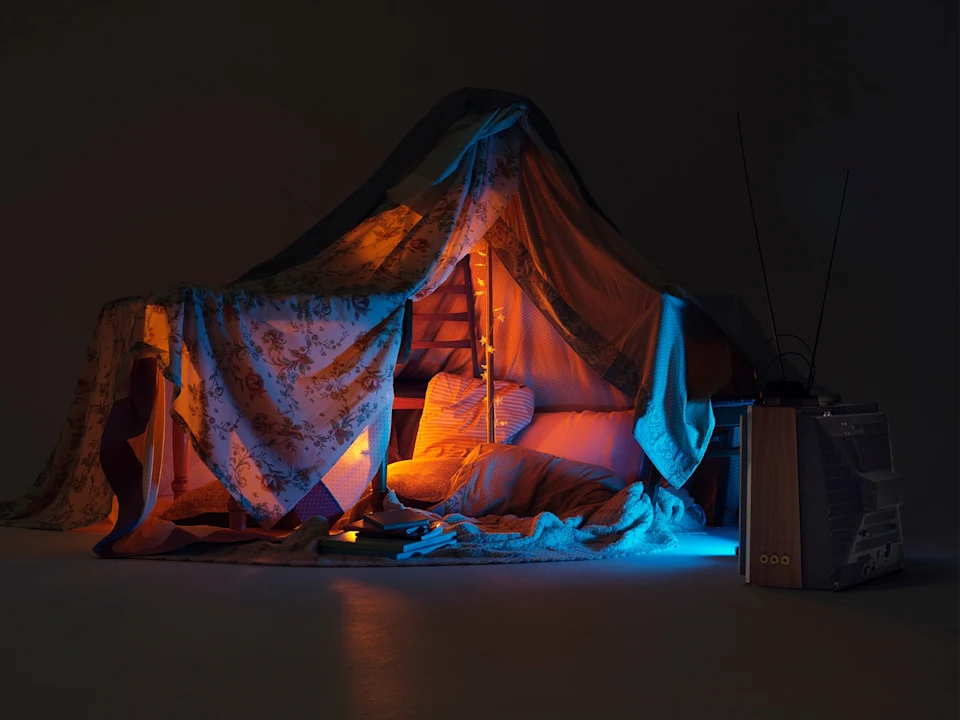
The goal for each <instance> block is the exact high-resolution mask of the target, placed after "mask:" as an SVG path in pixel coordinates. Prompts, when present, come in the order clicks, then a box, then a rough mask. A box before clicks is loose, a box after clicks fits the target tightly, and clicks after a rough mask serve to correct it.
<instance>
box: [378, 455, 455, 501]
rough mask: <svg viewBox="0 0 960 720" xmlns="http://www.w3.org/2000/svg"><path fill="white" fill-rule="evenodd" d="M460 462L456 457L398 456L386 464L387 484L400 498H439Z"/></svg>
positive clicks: (446, 493) (444, 496) (443, 498)
mask: <svg viewBox="0 0 960 720" xmlns="http://www.w3.org/2000/svg"><path fill="white" fill-rule="evenodd" d="M460 464H461V459H460V458H457V457H442V458H427V459H426V460H400V461H399V462H395V463H391V464H390V465H388V466H387V485H389V487H390V489H391V490H393V491H394V492H396V493H397V495H398V496H400V497H401V498H403V499H409V500H419V501H422V502H428V503H436V502H440V501H441V500H446V498H447V496H448V495H449V494H450V479H451V478H452V477H453V476H454V475H455V474H456V472H457V470H459V469H460Z"/></svg>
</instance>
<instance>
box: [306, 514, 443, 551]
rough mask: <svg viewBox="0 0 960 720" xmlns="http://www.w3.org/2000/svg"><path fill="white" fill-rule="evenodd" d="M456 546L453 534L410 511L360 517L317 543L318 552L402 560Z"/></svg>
mask: <svg viewBox="0 0 960 720" xmlns="http://www.w3.org/2000/svg"><path fill="white" fill-rule="evenodd" d="M456 544H457V535H456V533H455V532H452V531H448V532H444V529H443V527H442V526H441V525H440V524H439V523H434V524H431V522H430V520H428V519H427V518H425V517H423V516H422V515H420V514H419V513H417V512H414V511H412V510H385V511H384V512H379V513H370V514H368V515H364V516H363V518H362V519H360V520H357V521H356V522H353V523H350V524H349V525H347V526H346V530H345V531H344V532H342V533H339V534H338V535H331V536H329V537H325V538H323V539H322V540H321V541H320V549H321V552H324V553H338V554H341V555H373V556H376V557H385V558H391V559H393V560H405V559H407V558H412V557H422V556H424V555H429V554H430V553H433V552H436V551H437V550H439V549H441V548H448V547H452V546H454V545H456Z"/></svg>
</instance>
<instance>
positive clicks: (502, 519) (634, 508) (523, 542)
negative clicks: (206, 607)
mask: <svg viewBox="0 0 960 720" xmlns="http://www.w3.org/2000/svg"><path fill="white" fill-rule="evenodd" d="M384 504H385V506H387V507H396V506H401V505H400V504H399V502H398V501H397V500H396V496H395V495H393V494H392V493H391V494H390V495H388V497H387V500H386V502H385V503H384ZM401 507H402V506H401ZM688 509H689V508H687V507H685V506H684V503H683V501H681V500H680V499H678V498H677V497H676V496H674V495H672V494H670V493H658V495H657V510H656V512H654V509H653V505H652V503H651V502H650V498H649V496H648V495H646V494H645V493H644V491H643V486H642V485H641V484H640V483H635V484H633V485H630V486H628V487H626V488H624V489H623V490H621V491H620V492H618V493H616V494H615V495H613V496H612V497H610V498H609V499H608V500H607V501H606V502H603V503H600V504H599V505H595V506H591V507H589V511H588V512H581V513H579V514H576V513H574V514H566V515H565V516H563V517H560V516H558V515H556V514H554V513H552V512H541V513H538V514H537V515H535V516H533V517H518V516H515V515H506V516H485V517H481V518H470V517H466V516H464V515H461V514H445V515H444V516H442V517H441V516H440V515H437V514H434V513H430V512H427V511H423V514H424V515H425V516H427V517H430V518H431V519H434V520H439V521H441V522H442V523H443V524H444V526H445V527H447V528H448V529H449V530H450V531H451V532H456V533H457V541H458V543H457V545H456V546H455V547H452V548H446V549H443V550H438V551H436V552H435V553H433V554H431V555H429V556H427V557H419V558H410V559H406V560H391V559H388V558H378V557H364V556H347V555H333V554H325V553H321V552H320V550H319V543H320V540H321V539H322V538H323V537H325V536H326V535H327V534H328V533H329V526H328V524H327V522H326V521H325V520H323V519H322V518H316V519H313V520H309V521H307V522H306V523H304V524H303V525H301V526H300V527H299V528H298V529H297V530H295V531H293V532H292V533H290V534H289V535H287V536H286V537H284V538H283V539H281V540H278V541H273V542H269V541H264V540H251V541H249V542H246V543H230V544H225V545H216V544H213V545H210V544H197V545H191V546H188V547H185V548H182V549H180V550H177V551H176V552H172V553H168V554H165V555H155V556H150V557H149V558H144V559H157V560H174V561H193V562H211V563H236V564H245V565H286V566H293V567H398V566H404V567H410V566H414V567H415V566H424V565H489V564H504V563H526V562H559V561H574V560H598V559H606V558H616V557H629V556H635V555H646V554H650V553H656V552H662V551H664V550H668V549H670V548H673V547H675V546H676V545H677V534H683V533H692V532H699V531H701V529H702V524H701V523H700V520H699V518H698V517H695V516H693V515H691V513H689V512H688Z"/></svg>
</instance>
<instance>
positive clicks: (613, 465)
mask: <svg viewBox="0 0 960 720" xmlns="http://www.w3.org/2000/svg"><path fill="white" fill-rule="evenodd" d="M513 444H514V445H519V446H520V447H525V448H530V449H531V450H539V451H540V452H543V453H547V454H549V455H557V456H559V457H562V458H567V459H568V460H578V461H579V462H584V463H590V464H591V465H599V466H600V467H605V468H607V469H608V470H610V471H612V472H614V473H616V474H617V476H618V477H620V478H621V479H623V480H626V481H627V482H635V481H636V480H637V479H638V475H639V474H640V470H641V466H642V464H643V461H644V453H643V448H641V447H640V443H638V442H637V441H636V439H634V437H633V411H632V410H623V411H619V412H594V411H592V410H582V411H580V412H553V413H536V414H535V415H534V416H533V420H532V422H531V423H530V424H529V425H528V426H527V427H526V428H525V429H524V430H523V432H521V433H520V434H519V435H518V436H517V437H516V439H515V440H514V441H513Z"/></svg>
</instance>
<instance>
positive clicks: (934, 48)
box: [0, 0, 958, 527]
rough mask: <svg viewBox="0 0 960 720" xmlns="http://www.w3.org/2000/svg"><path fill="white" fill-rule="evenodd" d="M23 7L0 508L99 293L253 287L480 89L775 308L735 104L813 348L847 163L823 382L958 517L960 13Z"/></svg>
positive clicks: (39, 433)
mask: <svg viewBox="0 0 960 720" xmlns="http://www.w3.org/2000/svg"><path fill="white" fill-rule="evenodd" d="M21 4H22V5H23V7H21V8H19V9H16V8H11V7H10V5H9V4H5V5H4V9H3V10H0V29H2V64H0V90H2V112H0V146H2V155H0V157H2V164H0V167H2V171H0V238H2V251H3V262H2V276H3V282H2V284H0V294H2V299H0V303H2V304H0V307H2V308H3V309H4V313H3V316H4V327H3V352H2V353H0V363H2V368H0V377H2V378H3V393H2V415H0V418H2V427H3V433H2V436H0V437H2V441H0V442H2V453H3V461H4V462H3V467H4V472H3V473H2V475H0V496H6V495H10V494H15V493H17V492H19V491H20V490H21V489H22V488H24V487H25V486H26V485H27V484H28V483H29V482H30V481H31V480H32V479H33V478H34V476H35V475H36V473H37V472H38V471H39V469H40V468H41V466H42V464H43V462H44V460H45V457H46V454H47V452H48V451H49V450H50V449H51V447H52V446H53V443H54V441H55V440H56V436H57V433H58V430H59V427H60V423H61V422H62V420H63V418H64V417H65V414H66V410H67V405H68V401H69V398H70V397H71V394H72V389H73V384H74V382H75V379H76V376H77V374H78V373H79V371H80V366H81V363H82V358H83V351H84V347H85V344H86V342H87V340H88V338H89V334H90V331H91V329H92V326H93V321H94V319H95V317H96V314H97V311H98V309H99V308H100V306H101V305H102V304H103V303H105V302H107V301H109V300H111V299H113V298H116V297H119V296H124V295H128V294H136V293H142V292H146V291H148V290H150V289H152V288H156V287H159V286H164V285H167V284H170V283H173V282H175V281H178V280H184V281H188V282H192V283H219V282H223V281H227V280H230V279H233V278H235V277H236V276H237V275H239V274H240V273H241V272H242V271H244V270H245V269H247V268H248V267H250V266H252V265H253V264H255V263H256V262H258V261H260V260H262V259H264V258H266V257H268V256H270V255H272V254H273V253H274V252H276V251H278V250H280V249H281V248H282V247H284V246H285V245H287V244H288V243H289V242H291V241H292V240H294V239H295V238H296V237H297V236H298V235H299V234H300V233H301V232H302V231H304V230H305V229H306V228H308V227H309V226H310V225H311V224H312V223H313V222H315V221H316V220H318V219H319V218H321V217H322V216H323V215H324V214H325V213H326V212H327V211H329V210H330V209H332V208H333V207H334V206H335V205H336V204H337V203H338V202H339V201H340V200H341V199H342V198H343V197H344V196H346V195H347V194H348V193H349V192H351V191H352V190H353V189H354V188H355V187H356V186H357V185H359V184H360V183H361V182H362V181H363V180H364V179H365V178H366V177H367V175H368V174H369V173H370V172H371V171H372V170H374V168H375V167H376V166H377V165H378V164H379V163H380V162H381V161H382V160H383V158H384V157H385V156H386V154H387V153H388V152H389V151H390V150H391V149H392V148H393V146H394V145H395V144H396V143H397V142H398V141H399V140H400V138H401V137H402V135H403V134H404V133H405V132H406V131H407V130H408V129H409V127H410V126H411V125H412V124H413V123H414V122H415V121H416V120H417V119H419V118H420V117H421V116H422V115H423V114H424V113H425V112H426V111H427V110H428V109H429V108H430V106H431V105H432V104H433V103H434V102H435V101H436V100H438V99H439V98H440V97H441V96H442V95H443V94H444V93H446V92H448V91H450V90H453V89H456V88H458V87H461V86H467V85H477V86H492V87H498V88H501V89H505V90H511V91H515V92H520V93H524V94H527V95H529V96H531V97H532V98H533V99H534V100H535V101H536V102H537V103H538V104H539V105H540V107H541V108H542V109H543V110H544V111H545V112H546V113H547V115H548V116H549V117H550V118H551V120H552V122H553V124H554V125H555V127H556V128H557V130H558V132H559V134H560V136H561V138H562V139H563V141H564V143H565V145H566V147H567V150H568V152H569V153H570V155H571V156H572V158H573V159H574V162H576V163H577V165H578V166H579V169H580V171H581V173H582V174H583V176H584V179H585V181H586V183H587V185H588V186H589V187H590V188H591V190H592V192H593V194H594V195H595V197H596V198H597V200H598V201H599V203H600V205H601V206H602V207H603V208H604V209H605V210H606V212H607V213H608V214H609V215H610V216H611V217H612V219H613V220H614V222H616V223H617V224H618V225H619V227H620V229H621V230H622V231H623V232H624V234H625V235H626V237H627V238H628V239H630V240H631V241H632V242H634V243H636V245H637V246H638V247H639V248H641V249H642V251H643V252H644V253H646V254H647V255H648V256H649V257H650V258H651V259H653V260H654V261H655V262H656V263H658V264H659V265H660V266H661V267H663V268H664V269H665V270H667V271H668V272H669V274H671V275H672V276H673V277H674V278H675V279H676V280H677V281H678V282H680V283H682V284H686V285H690V286H698V287H706V288H713V289H718V290H726V291H729V292H732V293H735V294H738V295H740V296H741V297H742V298H743V299H744V301H745V302H747V303H748V305H750V306H751V307H752V308H753V309H754V310H755V311H756V312H757V313H758V316H759V317H761V318H763V317H765V315H764V314H763V313H764V310H763V307H764V306H763V290H762V283H761V280H760V276H759V272H758V265H757V260H756V256H755V250H754V245H753V230H752V227H751V224H750V217H749V211H748V207H747V201H746V196H745V193H744V187H743V179H742V169H741V165H740V156H739V148H738V145H737V136H736V122H735V119H734V111H735V110H737V109H739V110H740V112H741V113H742V116H743V124H744V131H745V134H746V142H747V150H748V154H749V158H750V162H751V173H752V180H753V183H754V195H755V200H756V203H757V215H758V221H759V224H760V229H761V233H762V237H763V240H764V242H765V247H766V252H767V264H768V269H769V271H770V279H771V285H772V289H773V294H774V302H775V305H776V308H777V311H778V321H779V323H780V325H781V327H780V329H781V331H784V332H796V333H799V334H801V335H805V336H807V337H809V338H811V339H812V336H813V333H814V330H815V326H816V319H817V309H818V303H819V299H820V294H821V292H822V281H823V277H824V273H825V269H826V263H827V259H828V254H829V246H830V240H831V237H832V233H833V226H834V223H835V218H836V212H837V206H838V203H839V197H840V191H841V187H842V182H843V172H844V169H845V168H850V170H851V180H850V189H849V192H848V195H847V205H846V210H845V215H844V220H843V227H842V232H841V238H840V247H839V251H838V256H837V260H836V266H835V277H834V284H833V288H832V291H831V296H830V300H829V307H828V312H827V316H826V323H825V327H824V334H823V339H822V343H821V352H820V359H819V363H818V364H819V368H820V372H819V379H820V380H821V382H823V383H825V384H826V385H828V386H830V387H832V388H833V389H835V390H838V391H840V392H842V393H843V394H844V396H846V397H848V398H850V399H877V400H879V401H880V402H881V403H882V404H883V406H884V407H885V408H886V410H887V411H888V412H889V414H890V418H891V422H892V426H893V432H894V441H895V443H896V448H895V451H896V456H897V461H898V464H899V467H900V469H901V471H902V472H903V474H904V475H906V476H907V478H908V480H909V483H910V498H909V499H910V505H911V511H912V513H913V514H912V517H913V518H914V523H915V526H916V527H919V526H920V525H921V522H920V519H921V518H926V517H929V516H932V515H934V514H935V515H937V516H938V517H939V518H940V519H948V518H953V519H954V520H955V518H956V513H957V505H958V495H957V486H958V463H957V457H958V453H957V439H958V419H957V418H958V339H957V338H958V291H957V284H958V283H957V281H958V204H957V199H958V144H957V135H958V102H957V94H958V85H957V60H958V58H957V13H956V4H955V3H949V2H943V3H935V2H919V1H917V2H911V3H893V2H873V3H868V2H862V3H846V2H806V3H770V2H754V3H750V2H740V3H707V2H701V3H698V4H694V5H691V4H689V3H688V4H682V6H681V4H678V3H661V5H662V6H663V7H652V4H651V3H642V2H622V3H613V2H599V1H595V2H590V3H572V2H571V3H561V2H518V1H517V0H514V1H512V2H504V1H500V0H496V1H495V0H486V1H485V2H484V3H480V4H475V3H453V2H441V1H437V2H410V1H406V2H403V3H399V2H397V3H387V2H359V1H358V2H350V3H345V4H344V6H343V7H337V8H335V9H334V8H333V5H332V3H307V2H284V3H276V4H274V5H277V6H279V7H274V6H273V5H271V4H269V3H246V2H231V3H223V4H221V5H220V6H219V7H216V6H215V5H214V4H213V3H185V4H177V3H151V4H146V3H139V2H124V3H114V4H112V5H110V4H95V3H92V4H88V5H87V6H78V5H77V4H76V3H48V2H42V1H40V2H37V1H34V2H29V3H27V2H24V3H21ZM786 5H790V6H791V7H785V6H786ZM200 6H202V7H200ZM667 6H669V7H667Z"/></svg>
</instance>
